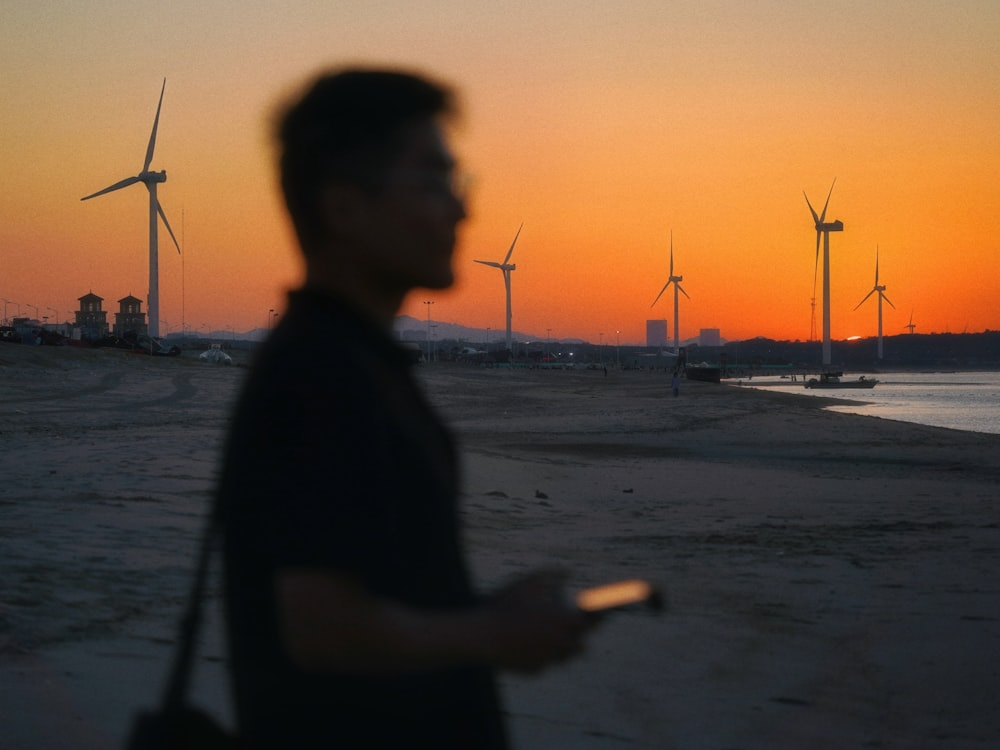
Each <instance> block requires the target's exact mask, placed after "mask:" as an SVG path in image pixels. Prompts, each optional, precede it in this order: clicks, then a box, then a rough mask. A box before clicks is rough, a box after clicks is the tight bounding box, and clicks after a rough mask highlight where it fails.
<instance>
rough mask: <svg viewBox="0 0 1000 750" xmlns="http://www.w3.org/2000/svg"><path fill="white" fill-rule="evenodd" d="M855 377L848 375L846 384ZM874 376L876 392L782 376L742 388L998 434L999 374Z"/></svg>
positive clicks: (859, 411) (834, 408)
mask: <svg viewBox="0 0 1000 750" xmlns="http://www.w3.org/2000/svg"><path fill="white" fill-rule="evenodd" d="M856 377H858V374H857V373H845V375H844V379H845V380H848V379H850V380H853V379H854V378H856ZM868 377H872V376H870V375H869V376H868ZM875 377H877V378H878V381H879V382H878V385H876V386H875V387H874V388H873V389H871V390H857V391H855V390H848V389H845V390H833V391H831V390H814V389H811V388H805V387H804V386H803V383H802V381H801V380H800V381H799V382H796V383H792V382H790V381H788V380H782V379H780V378H778V377H762V378H753V379H752V380H746V379H744V380H743V385H744V386H752V387H754V388H767V389H768V390H780V391H786V392H788V393H801V394H805V395H807V396H835V397H836V398H838V399H844V400H849V401H854V402H857V403H856V405H849V406H848V405H843V406H831V407H828V408H829V409H831V410H832V411H840V412H848V413H850V414H865V415H868V416H872V417H882V418H884V419H895V420H899V421H901V422H916V423H917V424H926V425H932V426H934V427H950V428H951V429H954V430H966V431H969V432H990V433H995V434H1000V372H927V373H916V372H897V373H892V372H889V373H879V374H878V375H876V376H875Z"/></svg>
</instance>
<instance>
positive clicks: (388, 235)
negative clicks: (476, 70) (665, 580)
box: [219, 70, 589, 750]
mask: <svg viewBox="0 0 1000 750" xmlns="http://www.w3.org/2000/svg"><path fill="white" fill-rule="evenodd" d="M451 113H452V102H451V96H450V94H449V92H448V91H447V90H445V89H443V88H442V87H440V86H438V85H435V84H433V83H431V82H428V81H426V80H424V79H422V78H419V77H415V76H411V75H406V74H401V73H396V72H387V71H371V70H352V71H345V72H341V73H338V74H334V75H326V76H323V77H321V78H319V79H318V80H317V81H315V82H314V84H313V85H312V87H311V88H310V89H309V90H308V92H307V93H306V94H305V96H304V97H302V98H301V99H300V100H298V101H297V102H296V103H295V104H294V105H293V106H292V107H291V108H290V109H288V111H287V112H286V113H285V115H284V118H283V119H282V121H281V123H280V131H279V140H280V148H281V155H280V171H281V184H282V189H283V192H284V196H285V199H286V203H287V206H288V210H289V214H290V216H291V218H292V222H293V224H294V227H295V231H296V233H297V236H298V239H299V242H300V245H301V249H302V252H303V255H304V258H305V264H306V279H305V283H304V285H303V287H302V288H301V289H299V290H297V291H295V292H293V293H291V295H290V297H289V303H288V309H287V311H286V313H285V314H284V315H283V316H282V318H281V322H280V323H279V324H278V326H277V327H276V328H275V330H274V332H273V334H272V335H271V337H270V338H269V340H268V341H267V342H266V344H265V345H264V346H263V347H262V348H261V350H260V351H259V353H258V356H257V360H256V362H255V364H254V367H253V369H252V372H251V374H250V376H249V379H248V382H247V383H246V385H245V388H244V391H243V393H242V395H241V398H240V400H239V403H238V405H237V408H236V412H235V416H234V420H233V424H232V428H231V433H230V438H229V443H228V446H227V451H226V458H225V463H224V467H223V474H222V478H221V483H220V490H219V500H220V503H221V507H222V509H223V518H224V526H225V561H226V605H227V615H228V631H229V636H230V647H231V659H232V672H233V678H234V686H235V695H236V705H237V716H238V722H239V727H240V730H241V732H242V733H243V734H244V735H245V736H246V737H247V739H249V740H250V741H251V742H252V743H256V744H255V745H254V747H260V748H271V747H275V748H276V747H281V748H308V747H317V748H319V747H323V748H334V747H336V748H390V747H391V748H403V747H414V748H418V747H428V748H436V749H438V750H440V749H441V748H463V749H467V748H502V747H506V742H505V739H504V728H503V726H502V722H501V714H500V707H499V704H498V699H497V690H496V685H495V675H494V670H495V669H513V670H519V671H528V672H531V671H536V670H539V669H542V668H544V667H546V666H548V665H550V664H553V663H556V662H559V661H561V660H563V659H565V658H567V657H569V656H571V655H572V654H574V653H576V652H577V651H578V650H579V649H580V647H581V638H582V635H583V633H584V631H585V630H586V628H587V627H588V625H589V621H588V620H587V619H586V618H584V617H583V616H582V615H581V614H580V613H579V612H578V611H576V610H574V609H571V608H569V607H567V606H566V604H565V603H564V602H563V600H562V598H561V596H560V590H559V583H558V581H556V580H554V579H553V578H552V577H551V576H548V575H546V574H541V573H540V574H536V575H533V576H530V577H528V578H526V579H523V580H520V581H518V582H515V583H514V584H512V585H510V586H509V587H507V588H505V589H504V590H502V591H500V592H499V593H497V594H495V595H493V596H491V597H488V598H481V597H479V596H477V595H476V594H475V593H474V591H473V589H472V586H471V585H470V581H469V577H468V574H467V571H466V566H465V562H464V558H463V554H462V550H461V548H460V544H459V537H458V520H457V512H456V502H457V495H458V478H457V470H456V459H455V453H454V449H453V446H452V442H451V438H450V436H449V434H448V432H447V431H446V430H445V428H444V427H443V425H442V424H441V422H440V421H439V419H438V418H437V416H436V415H435V414H434V412H433V411H432V409H431V408H430V406H429V405H428V403H427V402H426V400H425V399H424V397H423V395H422V394H421V392H420V390H419V389H418V387H417V384H416V383H415V381H414V379H413V377H412V374H411V373H410V371H409V364H408V357H407V355H406V354H404V353H403V351H402V350H401V349H400V348H399V347H398V346H397V345H396V343H395V342H394V341H393V339H392V336H391V324H392V321H393V318H394V316H395V315H396V313H397V311H398V310H399V307H400V305H401V304H402V302H403V299H404V297H405V295H406V294H407V293H408V292H409V291H410V290H412V289H414V288H417V287H425V288H430V289H444V288H446V287H448V286H449V285H451V283H452V280H453V277H452V253H453V249H454V244H455V229H456V226H457V224H458V223H459V222H460V221H462V220H463V219H464V218H465V207H464V205H463V202H462V199H461V196H460V195H457V194H456V192H455V191H454V189H453V185H454V181H455V159H454V157H453V156H452V154H451V152H450V150H449V148H448V144H447V141H446V138H445V135H444V130H443V125H444V122H445V121H446V118H447V117H448V116H449V115H450V114H451Z"/></svg>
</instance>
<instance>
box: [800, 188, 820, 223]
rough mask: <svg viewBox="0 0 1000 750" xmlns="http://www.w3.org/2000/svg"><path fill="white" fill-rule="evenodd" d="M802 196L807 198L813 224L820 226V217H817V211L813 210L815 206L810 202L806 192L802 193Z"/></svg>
mask: <svg viewBox="0 0 1000 750" xmlns="http://www.w3.org/2000/svg"><path fill="white" fill-rule="evenodd" d="M802 195H804V196H805V199H806V205H807V206H809V213H811V214H812V217H813V222H814V223H816V224H819V216H817V215H816V209H815V208H813V204H812V203H810V202H809V196H808V195H806V191H805V190H803V191H802Z"/></svg>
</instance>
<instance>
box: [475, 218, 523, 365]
mask: <svg viewBox="0 0 1000 750" xmlns="http://www.w3.org/2000/svg"><path fill="white" fill-rule="evenodd" d="M523 226H524V224H521V226H520V227H518V228H517V234H515V235H514V241H513V242H511V243H510V250H508V251H507V257H505V258H504V259H503V263H497V262H496V261H492V260H477V261H476V263H482V264H483V265H484V266H492V267H493V268H499V269H500V271H501V272H502V273H503V285H504V286H505V287H506V289H507V351H508V352H510V353H511V354H513V353H514V349H513V348H512V344H511V340H510V272H511V271H513V270H515V269H516V268H517V264H516V263H510V262H509V261H510V256H511V253H513V252H514V245H516V244H517V238H518V236H520V234H521V228H522V227H523Z"/></svg>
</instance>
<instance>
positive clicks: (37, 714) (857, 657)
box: [0, 345, 1000, 750]
mask: <svg viewBox="0 0 1000 750" xmlns="http://www.w3.org/2000/svg"><path fill="white" fill-rule="evenodd" d="M245 372H246V371H245V369H243V368H241V367H222V366H215V365H207V364H205V363H202V362H199V361H198V360H197V359H196V358H195V357H194V356H193V355H192V356H188V355H185V356H184V357H180V358H176V359H167V358H163V359H160V358H149V357H144V356H137V355H130V354H125V353H122V352H117V351H109V350H81V349H71V348H59V349H55V348H48V347H28V346H19V345H6V346H0V379H2V383H3V390H2V393H3V399H2V403H0V456H2V459H0V460H2V462H3V473H2V477H3V479H2V483H0V576H2V581H3V584H2V589H0V591H2V595H0V750H28V749H32V750H34V749H35V748H62V747H66V748H69V747H72V748H85V749H91V748H93V749H94V750H104V749H105V748H115V747H118V746H120V744H121V741H122V737H123V734H124V732H125V730H126V727H127V724H128V721H129V717H130V715H131V714H132V712H133V711H134V710H136V709H138V708H141V707H144V706H148V705H151V704H152V703H153V702H154V701H155V700H156V697H157V696H158V694H159V691H160V690H161V688H162V685H163V680H164V677H165V673H166V669H167V663H168V659H169V656H170V653H171V648H172V645H173V641H174V635H175V630H176V624H177V619H178V617H179V613H180V607H181V606H182V604H183V602H184V601H185V599H186V595H187V587H188V584H189V581H190V576H191V574H192V566H193V559H194V554H195V549H196V547H197V543H198V536H199V534H200V529H201V523H202V520H203V515H204V513H205V511H206V508H207V503H208V501H209V498H210V494H211V488H212V482H213V478H214V475H215V471H216V466H217V458H218V450H219V447H220V445H221V442H222V439H223V437H224V431H225V426H226V419H227V414H228V409H229V406H230V404H231V401H232V399H233V397H234V395H235V393H236V390H237V388H238V387H239V383H240V382H241V379H242V377H243V376H244V374H245ZM420 377H421V378H422V379H423V380H424V381H425V382H426V384H427V388H428V392H429V394H430V396H431V399H432V400H433V401H434V403H435V404H436V405H437V406H438V407H439V408H440V410H441V412H442V414H443V415H444V417H445V418H446V420H447V421H448V422H449V423H450V424H451V425H452V426H453V427H454V429H455V431H456V433H457V435H458V436H459V439H460V441H461V444H462V446H463V460H464V474H465V481H464V486H465V493H464V508H465V511H464V512H465V523H466V528H467V535H468V542H469V551H470V558H471V562H472V564H473V568H474V570H475V572H476V577H477V580H478V581H479V582H480V583H481V585H482V587H483V588H484V589H488V588H490V587H491V586H493V585H494V584H496V583H498V582H500V581H502V580H504V579H505V578H507V577H508V576H511V575H515V574H517V573H519V572H522V571H525V570H527V569H530V568H533V567H536V566H539V565H545V566H561V567H564V568H566V569H568V570H569V571H570V572H571V582H572V585H573V587H583V586H586V585H591V584H595V583H600V582H604V581H607V580H612V579H616V578H626V577H627V578H631V577H644V578H649V579H651V580H652V581H654V582H656V583H657V584H658V585H660V586H661V587H662V588H663V589H664V591H665V592H666V594H667V596H668V600H669V609H668V611H666V612H663V613H660V614H652V613H648V612H644V611H627V612H621V613H616V614H615V615H613V616H610V617H609V618H608V619H607V620H606V621H605V622H604V623H603V624H602V626H601V627H600V629H598V630H597V631H596V632H595V633H594V635H593V637H592V639H591V641H590V646H589V649H588V651H587V653H586V654H585V655H584V656H583V657H582V658H580V659H579V660H577V661H575V662H573V663H571V664H568V665H566V666H564V667H560V668H558V669H555V670H552V671H550V672H548V673H546V674H544V675H542V676H541V677H535V678H520V677H511V676H505V677H504V678H503V688H504V693H505V698H506V704H507V708H508V711H509V713H510V726H511V731H512V736H513V739H514V742H515V746H516V747H517V748H522V749H524V750H534V749H536V748H581V749H583V750H614V749H620V748H683V749H687V748H692V749H700V748H705V749H709V748H713V749H719V750H737V749H738V750H752V749H753V750H756V749H758V748H759V749H764V748H838V749H839V748H941V749H942V750H943V749H944V748H948V749H949V750H950V749H952V748H994V747H998V746H1000V709H998V708H997V703H996V698H995V690H996V687H997V686H998V685H1000V657H997V656H996V643H997V642H998V640H1000V584H998V583H997V577H996V571H997V570H998V569H1000V509H998V502H1000V499H998V498H1000V436H997V435H985V434H975V433H966V432H960V431H953V430H945V429H939V428H931V427H921V426H918V425H912V424H905V423H900V422H892V421H888V420H882V419H876V418H871V417H860V416H854V415H848V414H838V413H832V412H828V411H824V410H823V409H822V408H820V407H821V404H822V402H821V401H820V400H819V399H813V398H806V397H799V396H795V395H788V394H782V393H770V392H764V391H759V390H752V389H742V388H738V387H734V386H727V385H721V386H720V385H713V384H706V383H693V382H686V381H682V383H681V392H680V396H679V397H677V398H674V397H673V396H672V395H671V393H670V388H669V379H668V376H667V375H666V374H664V373H662V372H660V373H650V372H642V371H640V372H614V371H612V372H610V373H609V374H608V375H607V376H606V377H605V375H604V374H603V372H602V371H537V370H518V371H509V370H487V369H472V368H465V367H459V366H450V365H432V366H424V367H422V368H421V369H420ZM213 585H215V588H216V589H217V585H216V584H215V582H214V581H213ZM217 614H218V613H217V611H216V609H215V607H213V608H212V610H211V615H212V617H211V618H210V621H209V623H208V627H207V632H206V635H205V638H204V639H203V642H204V645H203V648H202V649H201V652H200V653H201V658H200V660H199V667H198V674H197V675H196V681H197V686H196V691H195V695H196V700H197V701H199V702H201V703H203V704H205V705H207V706H210V707H211V708H212V709H213V710H214V711H215V712H216V713H217V714H218V715H219V716H221V717H222V718H223V719H224V720H229V718H230V707H229V703H228V696H227V692H226V691H227V686H226V684H225V670H224V663H223V659H222V654H223V651H224V649H223V646H222V643H221V639H220V634H219V623H218V616H217Z"/></svg>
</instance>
